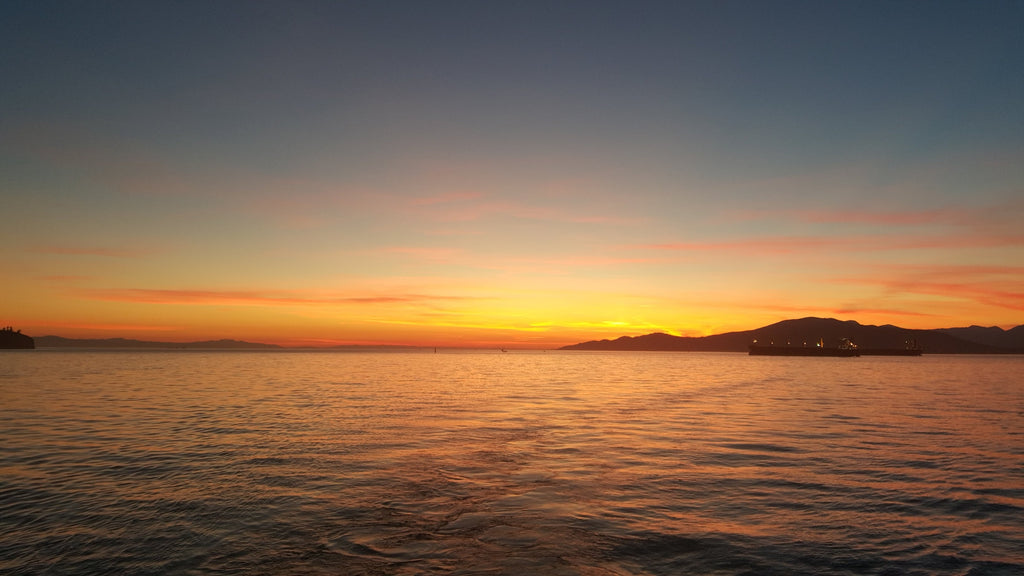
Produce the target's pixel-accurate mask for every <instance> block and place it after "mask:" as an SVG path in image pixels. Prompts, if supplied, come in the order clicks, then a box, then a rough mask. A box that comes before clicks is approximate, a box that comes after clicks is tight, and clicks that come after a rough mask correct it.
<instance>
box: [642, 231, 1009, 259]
mask: <svg viewBox="0 0 1024 576" xmlns="http://www.w3.org/2000/svg"><path fill="white" fill-rule="evenodd" d="M1013 246H1024V234H1004V233H978V234H963V233H961V234H945V235H913V234H892V235H853V236H764V237H760V238H744V239H739V240H722V241H710V242H665V243H660V244H641V245H637V246H631V247H629V248H639V249H647V250H668V251H677V252H736V251H741V252H745V253H750V254H768V255H770V254H794V253H811V252H817V251H821V250H832V251H835V250H843V251H850V252H858V251H860V252H863V251H871V252H874V251H880V250H913V249H942V250H947V249H959V248H999V247H1013Z"/></svg>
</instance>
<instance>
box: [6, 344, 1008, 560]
mask: <svg viewBox="0 0 1024 576" xmlns="http://www.w3.org/2000/svg"><path fill="white" fill-rule="evenodd" d="M0 433H2V437H0V440H2V444H0V573H3V574H19V575H20V574H113V573H123V574H313V575H317V574H431V573H434V574H517V575H519V574H586V575H612V574H885V575H898V574H921V575H925V574H927V575H932V574H938V575H983V574H1000V575H1002V574H1005V575H1020V574H1024V358H1021V357H943V356H925V357H922V358H881V357H875V358H772V357H749V356H745V355H742V354H696V353H694V354H687V353H665V354H658V353H554V352H549V353H541V352H536V353H509V354H501V353H497V354H491V353H481V352H476V353H448V354H443V353H442V354H436V355H435V354H422V353H317V352H305V353H303V352H260V353H255V352H214V353H206V352H83V351H46V350H36V351H24V352H5V353H3V354H0Z"/></svg>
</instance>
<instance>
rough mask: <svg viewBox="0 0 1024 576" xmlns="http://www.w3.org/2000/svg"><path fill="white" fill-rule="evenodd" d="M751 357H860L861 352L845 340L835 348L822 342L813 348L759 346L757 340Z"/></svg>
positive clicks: (751, 351)
mask: <svg viewBox="0 0 1024 576" xmlns="http://www.w3.org/2000/svg"><path fill="white" fill-rule="evenodd" d="M750 355H751V356H831V357H844V358H847V357H851V356H860V350H859V349H858V348H857V345H856V344H854V343H853V342H850V340H849V339H847V338H843V339H842V340H840V341H839V345H838V346H835V347H829V346H825V345H824V342H822V341H821V340H819V341H818V343H817V344H815V345H813V346H808V345H807V343H806V342H805V343H804V344H803V346H793V345H790V344H786V345H785V346H782V345H776V344H774V343H772V344H758V343H757V340H754V343H753V344H751V345H750Z"/></svg>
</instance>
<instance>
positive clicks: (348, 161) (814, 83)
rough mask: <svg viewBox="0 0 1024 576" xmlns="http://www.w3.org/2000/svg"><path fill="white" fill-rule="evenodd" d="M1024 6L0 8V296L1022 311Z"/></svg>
mask: <svg viewBox="0 0 1024 576" xmlns="http://www.w3.org/2000/svg"><path fill="white" fill-rule="evenodd" d="M1021 22H1024V2H1020V1H1000V0H992V1H986V2H966V1H962V2H960V1H957V2H944V1H938V0H936V1H930V2H918V1H913V2H911V1H906V2H904V1H899V0H892V1H885V2H872V1H856V2H853V1H851V2H843V1H835V2H818V1H808V2H788V1H787V2H775V1H760V0H759V1H747V2H731V1H712V2H683V1H672V2H638V1H623V2H599V1H586V2H558V1H538V2H532V1H524V2H514V1H510V2H480V1H469V0H467V1H444V0H439V1H429V2H427V1H409V2H391V1H374V2H362V1H339V2H310V1H294V2H284V1H278V2H258V1H240V0H239V1H229V0H217V1H212V2H211V1H202V2H166V1H160V2H145V1H130V2H77V1H68V2H46V1H20V0H14V1H8V2H5V3H3V6H2V7H0V78H2V81H0V215H2V220H3V223H2V226H0V286H2V289H0V293H2V298H0V324H3V325H13V326H14V327H15V328H20V329H21V330H22V331H23V332H25V333H27V334H30V335H34V336H42V335H47V334H56V335H60V336H65V337H75V338H107V337H127V338H139V339H145V340H161V341H193V340H207V339H220V338H234V339H243V340H251V341H259V342H272V343H279V344H283V345H290V346H327V345H334V344H411V345H426V346H495V347H509V348H549V347H556V346H560V345H564V344H571V343H575V342H580V341H584V340H591V339H599V338H614V337H618V336H621V335H640V334H646V333H650V332H667V333H670V334H676V335H683V336H700V335H707V334H714V333H721V332H727V331H733V330H746V329H752V328H756V327H760V326H763V325H766V324H770V323H773V322H777V321H779V320H783V319H787V318H800V317H805V316H821V317H835V318H840V319H844V320H857V321H859V322H861V323H865V324H895V325H898V326H904V327H908V328H939V327H952V326H967V325H971V324H978V325H984V326H991V325H997V326H1002V327H1004V328H1009V327H1012V326H1015V325H1018V324H1024V225H1021V222H1024V74H1022V73H1021V71H1022V70H1024V28H1022V27H1021Z"/></svg>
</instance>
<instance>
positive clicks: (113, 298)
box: [74, 288, 469, 306]
mask: <svg viewBox="0 0 1024 576" xmlns="http://www.w3.org/2000/svg"><path fill="white" fill-rule="evenodd" d="M74 294H75V295H77V296H79V297H82V298H87V299H90V300H101V301H107V302H130V303H142V304H177V305H201V306H213V305H215V306H281V305H284V306H312V305H339V304H401V303H416V302H431V301H439V300H467V299H469V298H467V297H461V296H435V295H425V294H397V295H371V296H336V297H335V296H331V297H323V296H305V295H302V294H295V293H276V294H275V293H264V292H258V291H231V290H164V289H152V288H112V289H80V290H75V291H74Z"/></svg>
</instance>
